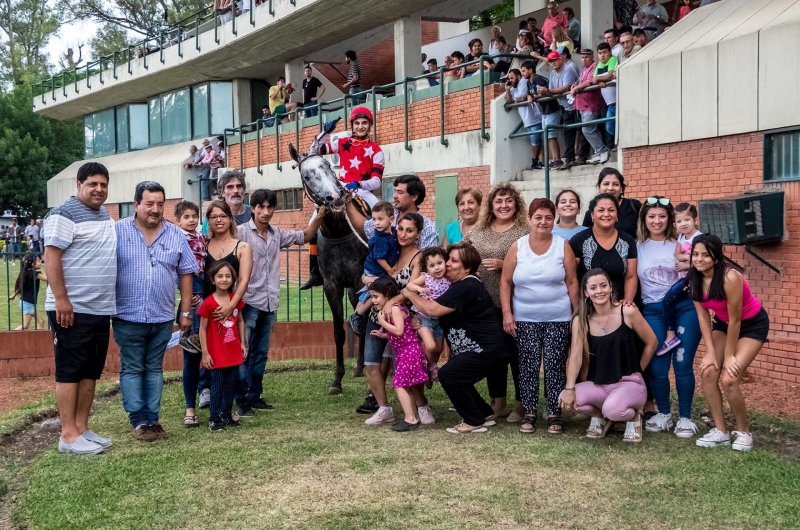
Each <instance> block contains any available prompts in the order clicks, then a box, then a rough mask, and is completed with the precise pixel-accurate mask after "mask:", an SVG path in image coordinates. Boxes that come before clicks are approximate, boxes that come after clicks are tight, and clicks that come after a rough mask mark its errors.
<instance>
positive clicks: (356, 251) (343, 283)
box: [289, 118, 368, 395]
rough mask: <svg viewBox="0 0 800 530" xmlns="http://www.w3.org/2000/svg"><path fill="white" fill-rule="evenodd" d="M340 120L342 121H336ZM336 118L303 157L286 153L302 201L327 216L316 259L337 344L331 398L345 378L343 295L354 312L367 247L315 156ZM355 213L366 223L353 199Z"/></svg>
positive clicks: (331, 176)
mask: <svg viewBox="0 0 800 530" xmlns="http://www.w3.org/2000/svg"><path fill="white" fill-rule="evenodd" d="M339 119H341V118H339ZM339 119H337V120H335V121H332V122H328V123H326V124H325V129H324V130H323V131H322V132H321V133H320V134H318V135H317V137H316V138H315V139H314V142H313V144H312V145H311V148H310V149H309V150H308V152H307V153H306V154H305V155H300V154H299V153H298V152H297V149H296V148H295V147H294V146H293V145H291V144H289V153H290V154H291V156H292V158H293V159H294V160H295V162H297V165H296V166H295V167H298V168H299V169H300V177H301V179H302V183H303V190H304V191H305V193H306V196H308V198H309V199H310V200H311V201H312V202H314V204H316V205H317V206H323V205H324V206H325V207H326V208H327V212H326V214H325V218H324V220H323V222H322V226H321V227H320V229H319V234H318V236H317V237H318V243H317V254H318V256H319V269H320V273H321V274H322V279H323V290H324V291H325V298H327V300H328V305H329V306H330V308H331V313H332V315H333V340H334V342H335V344H336V372H335V377H334V380H333V383H332V384H331V386H330V388H329V389H328V392H329V393H330V394H332V395H336V394H341V393H342V377H343V376H344V342H345V330H344V325H345V319H344V302H343V299H344V291H345V289H346V290H347V296H348V299H349V301H350V304H351V305H352V306H353V308H354V309H355V306H356V304H357V303H358V295H357V291H358V290H359V289H360V288H361V286H362V282H361V275H362V274H363V272H364V260H366V258H367V253H368V247H367V243H366V242H365V241H364V239H363V238H362V237H361V236H360V235H359V234H358V233H357V232H356V230H355V229H354V228H353V226H352V224H350V221H349V219H348V218H347V213H346V212H345V208H346V202H345V200H346V198H347V197H348V193H349V192H348V191H347V190H346V189H345V188H344V186H343V185H342V183H341V182H340V181H339V179H338V178H337V176H336V172H335V171H334V170H333V168H332V167H331V165H330V163H329V162H328V161H327V160H325V158H323V157H322V156H321V155H320V154H319V148H320V145H322V143H323V141H324V139H325V137H326V136H327V135H328V134H330V133H331V132H333V130H334V129H335V128H336V123H337V122H338V121H339ZM353 200H356V204H357V207H358V209H359V211H360V212H361V213H362V214H363V215H364V217H365V218H366V217H367V216H368V207H367V205H366V202H365V201H363V200H362V199H360V197H357V196H356V197H354V198H353ZM363 366H364V337H363V336H362V337H360V338H359V354H358V368H356V374H355V376H359V375H360V374H361V372H362V371H363Z"/></svg>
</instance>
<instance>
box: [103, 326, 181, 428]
mask: <svg viewBox="0 0 800 530" xmlns="http://www.w3.org/2000/svg"><path fill="white" fill-rule="evenodd" d="M112 322H113V328H114V340H115V341H116V343H117V346H119V357H120V361H121V363H122V369H121V370H120V373H119V390H120V393H121V394H122V407H123V408H124V409H125V412H127V413H128V418H129V419H130V422H131V425H132V426H133V428H134V429H135V428H136V427H138V426H139V425H153V424H156V423H158V413H159V412H160V411H161V391H162V389H163V387H164V374H163V366H164V353H166V351H167V343H169V339H170V337H171V336H172V321H169V322H161V323H159V324H140V323H138V322H128V321H127V320H122V319H120V318H114V319H113V320H112Z"/></svg>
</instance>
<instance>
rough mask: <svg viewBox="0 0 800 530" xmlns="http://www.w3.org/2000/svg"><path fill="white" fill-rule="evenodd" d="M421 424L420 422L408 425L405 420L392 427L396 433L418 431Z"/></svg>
mask: <svg viewBox="0 0 800 530" xmlns="http://www.w3.org/2000/svg"><path fill="white" fill-rule="evenodd" d="M420 423H421V422H419V421H418V422H417V423H408V422H407V421H405V420H403V421H399V422H397V423H395V424H394V425H392V430H393V431H395V432H408V431H413V430H414V429H418V428H419V424H420Z"/></svg>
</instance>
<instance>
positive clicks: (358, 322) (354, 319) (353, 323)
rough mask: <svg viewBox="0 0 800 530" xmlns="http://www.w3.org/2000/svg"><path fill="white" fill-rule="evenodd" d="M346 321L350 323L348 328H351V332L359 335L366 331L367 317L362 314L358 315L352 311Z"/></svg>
mask: <svg viewBox="0 0 800 530" xmlns="http://www.w3.org/2000/svg"><path fill="white" fill-rule="evenodd" d="M347 321H348V323H349V324H350V329H352V330H353V333H355V334H356V335H358V336H359V337H360V336H361V335H363V334H364V331H366V328H367V319H366V317H364V315H359V314H358V313H356V312H355V311H354V312H353V314H352V315H350V318H349V319H347Z"/></svg>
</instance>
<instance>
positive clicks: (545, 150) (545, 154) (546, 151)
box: [504, 81, 617, 199]
mask: <svg viewBox="0 0 800 530" xmlns="http://www.w3.org/2000/svg"><path fill="white" fill-rule="evenodd" d="M605 85H606V86H616V85H617V82H616V81H611V82H608V83H605ZM601 88H602V87H600V86H599V85H592V86H589V87H586V88H585V89H583V90H580V91H578V92H577V93H578V94H584V93H586V92H593V91H596V90H600V89H601ZM559 97H563V94H559V95H556V96H547V97H543V98H539V99H537V100H536V101H537V102H541V103H544V102H547V101H554V100H557V99H558V98H559ZM525 105H530V103H527V102H524V101H523V102H517V103H506V104H505V105H504V107H505V110H506V112H508V111H510V110H512V109H516V108H519V107H524V106H525ZM616 119H617V117H616V116H614V117H612V118H598V119H596V120H591V121H587V122H577V123H570V124H568V125H563V124H559V125H555V124H548V123H546V122H545V123H544V124H543V125H542V129H541V130H540V131H534V132H528V131H525V132H519V130H520V129H524V124H523V123H522V121H520V123H519V125H517V126H516V128H515V129H514V130H513V131H511V134H509V135H508V138H509V139H514V138H530V137H531V136H541V137H542V140H543V141H542V159H543V160H544V161H545V163H544V168H543V169H544V192H545V197H546V198H548V199H549V198H550V164H549V158H550V146H549V145H548V142H547V133H548V132H549V131H550V130H551V129H556V130H559V131H566V130H570V129H582V128H583V127H586V126H587V125H605V124H606V123H607V122H610V121H614V120H616Z"/></svg>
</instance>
